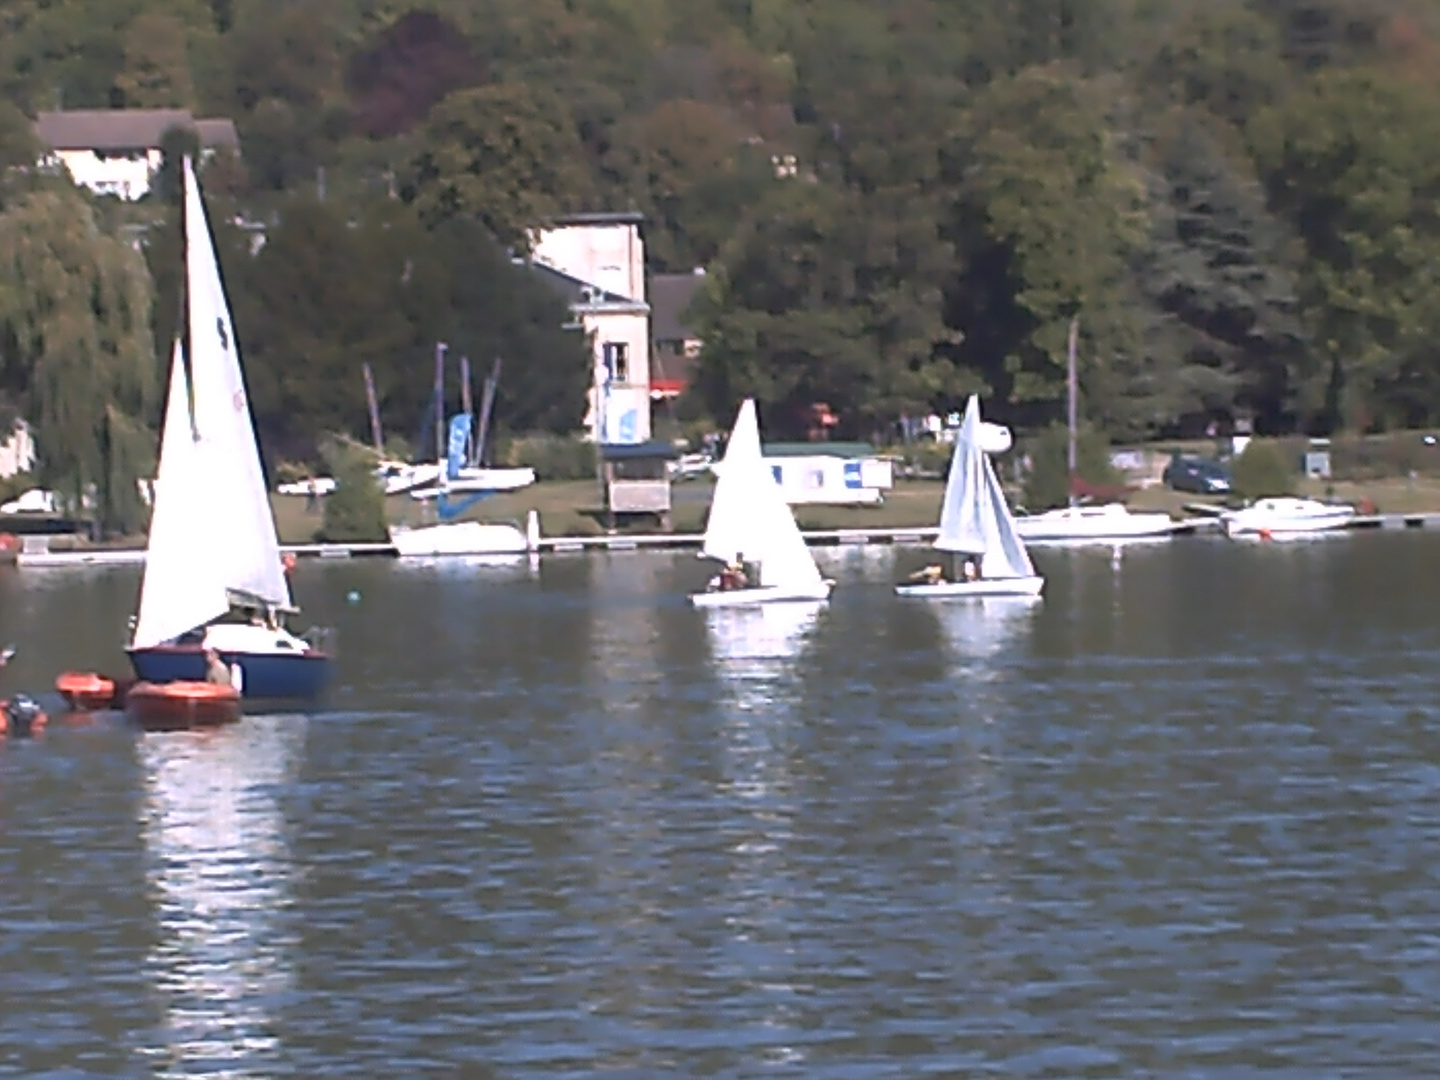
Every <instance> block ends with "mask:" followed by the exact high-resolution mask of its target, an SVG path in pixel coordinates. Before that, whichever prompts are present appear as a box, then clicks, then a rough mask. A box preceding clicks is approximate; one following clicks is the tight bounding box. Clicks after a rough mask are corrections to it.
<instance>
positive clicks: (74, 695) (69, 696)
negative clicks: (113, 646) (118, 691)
mask: <svg viewBox="0 0 1440 1080" xmlns="http://www.w3.org/2000/svg"><path fill="white" fill-rule="evenodd" d="M55 690H56V691H57V692H58V693H59V695H60V696H61V697H62V698H64V699H65V704H66V705H69V706H70V708H72V709H74V710H75V711H76V712H89V711H90V710H91V709H109V708H113V707H114V704H115V680H114V679H107V678H106V677H105V676H104V675H97V674H95V672H93V671H65V672H61V673H60V675H58V676H57V677H56V679H55Z"/></svg>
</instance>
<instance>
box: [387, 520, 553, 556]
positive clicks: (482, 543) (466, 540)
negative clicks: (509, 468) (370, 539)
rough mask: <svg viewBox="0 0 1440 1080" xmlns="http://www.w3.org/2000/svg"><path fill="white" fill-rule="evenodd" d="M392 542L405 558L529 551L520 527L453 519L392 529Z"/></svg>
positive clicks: (515, 553) (399, 553) (509, 553)
mask: <svg viewBox="0 0 1440 1080" xmlns="http://www.w3.org/2000/svg"><path fill="white" fill-rule="evenodd" d="M390 543H391V544H393V545H394V546H395V552H396V554H398V555H400V556H401V557H402V558H414V557H421V558H423V557H428V556H434V555H523V554H525V552H526V551H527V550H529V542H528V541H527V539H526V536H525V533H524V532H523V531H521V529H520V528H519V527H518V526H515V525H508V524H488V523H482V522H479V521H453V522H450V523H448V524H440V525H423V526H421V527H419V528H414V529H407V528H402V527H400V526H396V527H395V528H392V529H391V530H390Z"/></svg>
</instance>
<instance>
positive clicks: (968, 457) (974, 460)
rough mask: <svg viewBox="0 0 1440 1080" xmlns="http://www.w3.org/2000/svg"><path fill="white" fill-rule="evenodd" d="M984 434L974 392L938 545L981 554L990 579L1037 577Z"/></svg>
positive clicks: (961, 433) (952, 472) (958, 438)
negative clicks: (987, 451) (991, 460)
mask: <svg viewBox="0 0 1440 1080" xmlns="http://www.w3.org/2000/svg"><path fill="white" fill-rule="evenodd" d="M980 432H981V425H980V401H979V399H978V398H976V397H973V396H972V397H971V398H970V401H969V402H968V403H967V405H966V406H965V419H964V421H962V423H961V425H960V430H959V431H958V432H957V433H956V436H955V453H954V455H953V457H952V458H951V460H950V476H949V479H948V480H947V481H946V483H945V502H944V504H943V506H942V507H941V510H940V532H939V535H938V536H937V537H936V538H935V546H936V547H937V548H939V549H940V550H941V551H954V552H958V553H961V554H965V555H977V556H979V557H980V573H981V575H982V576H983V577H985V578H1020V577H1033V576H1034V574H1035V567H1034V565H1033V564H1032V563H1031V562H1030V555H1029V553H1028V552H1027V551H1026V550H1025V542H1024V541H1023V540H1021V539H1020V534H1019V532H1018V531H1017V530H1016V528H1015V518H1014V517H1013V516H1012V515H1011V513H1010V507H1009V505H1007V504H1006V502H1005V492H1004V491H1003V490H1001V487H1000V481H999V479H998V478H997V477H996V475H995V468H994V466H993V465H991V463H990V455H989V454H988V453H986V452H985V450H984V448H983V447H982V445H981V435H980Z"/></svg>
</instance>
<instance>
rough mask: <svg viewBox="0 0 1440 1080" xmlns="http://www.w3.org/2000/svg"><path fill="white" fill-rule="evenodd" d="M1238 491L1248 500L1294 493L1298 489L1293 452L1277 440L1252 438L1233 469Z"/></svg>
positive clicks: (1231, 473) (1232, 475)
mask: <svg viewBox="0 0 1440 1080" xmlns="http://www.w3.org/2000/svg"><path fill="white" fill-rule="evenodd" d="M1230 480H1231V483H1232V485H1233V486H1234V488H1235V494H1237V495H1239V496H1241V497H1242V498H1246V499H1263V498H1265V497H1266V496H1269V495H1290V494H1293V493H1294V491H1295V468H1294V466H1293V464H1292V463H1291V460H1290V455H1288V454H1286V453H1285V450H1284V448H1282V447H1281V446H1279V445H1278V444H1276V443H1273V442H1269V441H1261V440H1259V439H1254V440H1252V441H1251V442H1250V443H1249V444H1248V445H1247V446H1246V447H1245V450H1244V452H1243V453H1242V454H1241V455H1240V456H1239V457H1237V458H1236V459H1235V462H1234V464H1233V465H1232V466H1231V469H1230Z"/></svg>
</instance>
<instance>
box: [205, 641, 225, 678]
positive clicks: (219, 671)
mask: <svg viewBox="0 0 1440 1080" xmlns="http://www.w3.org/2000/svg"><path fill="white" fill-rule="evenodd" d="M205 681H206V682H208V683H214V684H215V685H216V686H229V685H230V668H229V667H228V666H227V665H226V663H225V661H224V660H222V659H220V654H219V653H218V652H216V651H215V650H214V649H206V650H205Z"/></svg>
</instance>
